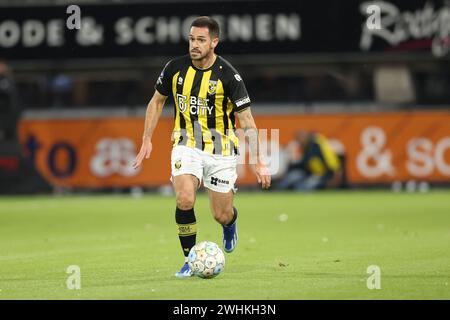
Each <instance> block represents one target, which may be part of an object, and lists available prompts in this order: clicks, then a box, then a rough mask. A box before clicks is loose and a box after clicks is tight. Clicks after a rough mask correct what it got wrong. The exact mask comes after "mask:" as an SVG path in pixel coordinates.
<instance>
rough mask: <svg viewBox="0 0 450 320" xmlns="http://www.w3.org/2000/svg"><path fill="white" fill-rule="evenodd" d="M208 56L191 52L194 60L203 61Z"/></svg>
mask: <svg viewBox="0 0 450 320" xmlns="http://www.w3.org/2000/svg"><path fill="white" fill-rule="evenodd" d="M194 54H195V55H194ZM206 55H207V54H201V53H198V52H195V53H193V52H190V56H191V59H192V60H202V59H204V58H205V57H206Z"/></svg>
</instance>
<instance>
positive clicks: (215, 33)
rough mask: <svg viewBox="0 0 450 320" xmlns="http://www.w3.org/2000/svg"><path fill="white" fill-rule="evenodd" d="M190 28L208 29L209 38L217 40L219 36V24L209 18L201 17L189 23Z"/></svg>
mask: <svg viewBox="0 0 450 320" xmlns="http://www.w3.org/2000/svg"><path fill="white" fill-rule="evenodd" d="M191 27H199V28H205V27H206V28H208V30H209V35H210V37H211V38H216V37H217V38H218V37H219V35H220V28H219V23H218V22H217V21H216V20H214V19H213V18H211V17H208V16H201V17H198V18H196V19H195V20H194V21H192V23H191Z"/></svg>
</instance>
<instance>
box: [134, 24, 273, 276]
mask: <svg viewBox="0 0 450 320" xmlns="http://www.w3.org/2000/svg"><path fill="white" fill-rule="evenodd" d="M218 43H219V25H218V23H217V21H215V20H214V19H212V18H210V17H207V16H203V17H198V18H196V19H195V20H194V21H193V22H192V24H191V28H190V34H189V54H188V55H185V56H182V57H179V58H175V59H173V60H171V61H169V62H168V63H167V64H166V66H165V67H164V69H163V71H162V72H161V74H160V76H159V78H158V80H157V82H156V85H155V89H156V90H155V93H154V95H153V97H152V99H151V100H150V102H149V104H148V107H147V112H146V117H145V125H144V134H143V141H142V146H141V149H140V151H139V153H138V155H137V156H136V159H135V161H134V163H133V167H134V168H137V167H139V166H140V165H141V163H142V161H143V160H144V159H148V158H149V157H150V153H151V151H152V142H151V141H152V135H153V132H154V130H155V127H156V124H157V122H158V119H159V117H160V115H161V111H162V108H163V106H164V103H165V101H166V99H167V97H168V96H169V95H173V99H174V106H175V110H174V112H175V115H174V118H175V125H174V129H173V133H172V140H173V149H172V154H171V170H172V176H171V181H172V183H173V186H174V190H175V195H176V211H175V220H176V223H177V225H178V236H179V239H180V243H181V247H182V249H183V253H184V256H185V260H184V265H183V267H182V268H181V270H180V271H179V272H177V273H176V274H175V275H176V276H177V277H179V278H184V277H189V276H191V275H192V273H191V271H190V269H189V266H188V264H187V256H188V254H189V251H190V249H191V248H192V247H193V246H194V245H195V241H196V234H197V228H196V219H195V214H194V204H195V198H196V191H197V189H198V188H199V187H200V184H201V181H202V180H203V184H204V186H205V187H206V188H207V190H208V196H209V201H210V207H211V211H212V214H213V216H214V219H215V220H216V221H217V222H218V223H220V224H221V225H222V227H223V246H224V250H225V252H232V251H233V250H234V249H235V247H236V244H237V240H238V233H237V226H236V219H237V217H238V211H237V209H236V208H235V207H234V206H233V196H234V193H235V191H236V189H235V187H234V184H235V181H236V178H237V173H236V161H237V156H236V155H237V152H238V148H239V140H238V138H237V136H236V134H235V129H236V128H235V116H237V118H238V119H239V123H240V126H241V128H242V129H243V130H244V131H245V132H246V136H247V137H248V136H249V135H247V133H253V136H255V135H256V138H257V139H253V140H252V139H248V140H249V143H250V146H249V147H250V152H251V154H252V153H253V155H254V156H256V157H255V158H256V161H255V164H253V165H254V172H255V175H256V177H257V180H258V183H261V185H262V188H263V189H267V188H269V187H270V183H271V177H270V174H269V172H268V169H267V167H266V165H265V164H264V162H263V160H262V157H261V156H260V154H259V139H258V137H257V128H256V124H255V121H254V119H253V116H252V113H251V110H250V98H249V96H248V93H247V90H246V88H245V85H244V81H243V80H242V77H241V76H240V75H239V73H238V72H237V71H236V69H234V68H233V66H232V65H231V64H230V63H229V62H228V61H226V60H225V59H224V58H222V57H221V56H218V55H216V54H215V53H214V49H215V48H216V47H217V45H218Z"/></svg>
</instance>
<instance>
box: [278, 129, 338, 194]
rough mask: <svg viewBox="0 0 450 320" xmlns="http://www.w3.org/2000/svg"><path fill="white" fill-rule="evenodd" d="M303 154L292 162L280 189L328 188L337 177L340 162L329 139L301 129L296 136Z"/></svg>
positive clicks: (280, 183)
mask: <svg viewBox="0 0 450 320" xmlns="http://www.w3.org/2000/svg"><path fill="white" fill-rule="evenodd" d="M295 142H296V143H297V144H298V145H299V147H300V149H301V152H302V156H301V158H300V160H297V161H295V162H293V163H291V164H290V165H289V167H288V170H287V173H286V175H285V176H284V177H283V178H282V179H281V180H280V182H279V183H278V185H277V188H278V189H281V190H287V189H294V190H298V191H311V190H317V189H323V188H326V187H327V186H328V185H329V183H330V182H332V181H333V179H334V178H335V177H336V175H337V173H338V171H339V169H340V163H339V158H338V156H337V154H336V152H335V151H334V150H333V149H332V148H331V146H330V144H329V142H328V141H327V139H326V138H325V137H324V136H323V135H321V134H318V133H313V132H305V131H300V132H298V133H297V134H296V136H295Z"/></svg>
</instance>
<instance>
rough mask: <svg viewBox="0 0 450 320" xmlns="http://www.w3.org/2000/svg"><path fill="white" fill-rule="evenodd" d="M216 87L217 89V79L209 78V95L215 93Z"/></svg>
mask: <svg viewBox="0 0 450 320" xmlns="http://www.w3.org/2000/svg"><path fill="white" fill-rule="evenodd" d="M216 89H217V81H213V80H209V85H208V94H210V95H213V94H216Z"/></svg>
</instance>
